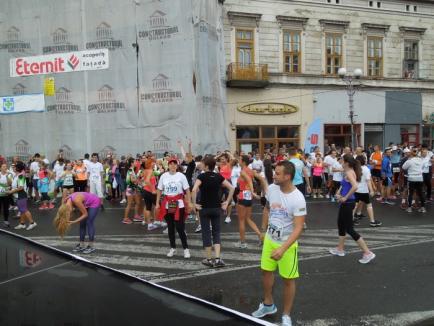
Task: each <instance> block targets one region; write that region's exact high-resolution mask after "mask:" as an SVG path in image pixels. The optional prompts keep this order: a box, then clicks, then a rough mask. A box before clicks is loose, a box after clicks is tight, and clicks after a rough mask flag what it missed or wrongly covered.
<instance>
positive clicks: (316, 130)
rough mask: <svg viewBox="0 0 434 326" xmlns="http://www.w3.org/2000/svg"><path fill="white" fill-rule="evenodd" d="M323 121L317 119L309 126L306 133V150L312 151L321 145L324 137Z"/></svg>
mask: <svg viewBox="0 0 434 326" xmlns="http://www.w3.org/2000/svg"><path fill="white" fill-rule="evenodd" d="M321 134H322V123H321V119H315V120H314V121H313V122H312V123H311V124H310V126H309V129H308V130H307V134H306V141H305V143H304V152H305V153H307V154H309V153H312V152H313V151H314V149H315V147H317V146H320V140H321V139H322V135H321ZM320 148H321V147H320Z"/></svg>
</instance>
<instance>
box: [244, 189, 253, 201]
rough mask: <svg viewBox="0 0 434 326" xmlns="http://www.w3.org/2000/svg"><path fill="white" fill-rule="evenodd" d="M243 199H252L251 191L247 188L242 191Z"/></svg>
mask: <svg viewBox="0 0 434 326" xmlns="http://www.w3.org/2000/svg"><path fill="white" fill-rule="evenodd" d="M243 199H245V200H252V192H251V191H249V190H244V191H243Z"/></svg>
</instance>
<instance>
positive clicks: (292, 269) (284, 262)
mask: <svg viewBox="0 0 434 326" xmlns="http://www.w3.org/2000/svg"><path fill="white" fill-rule="evenodd" d="M280 247H281V244H280V243H277V242H274V241H273V240H271V239H270V238H268V235H266V236H265V239H264V246H263V247H262V256H261V269H262V270H264V271H267V272H274V271H275V270H276V269H277V268H279V275H280V276H282V277H283V278H286V279H294V278H298V277H299V274H298V243H297V241H296V242H294V243H293V244H292V246H291V247H289V248H288V250H287V251H285V253H284V254H283V256H282V258H280V260H274V259H273V258H271V253H272V252H273V250H275V249H277V248H280Z"/></svg>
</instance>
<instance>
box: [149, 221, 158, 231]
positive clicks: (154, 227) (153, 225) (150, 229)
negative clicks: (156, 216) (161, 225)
mask: <svg viewBox="0 0 434 326" xmlns="http://www.w3.org/2000/svg"><path fill="white" fill-rule="evenodd" d="M155 229H158V225H155V224H154V223H149V224H148V231H153V230H155Z"/></svg>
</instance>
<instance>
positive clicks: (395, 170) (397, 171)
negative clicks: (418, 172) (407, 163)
mask: <svg viewBox="0 0 434 326" xmlns="http://www.w3.org/2000/svg"><path fill="white" fill-rule="evenodd" d="M392 171H393V173H399V172H400V171H401V169H400V168H393V169H392Z"/></svg>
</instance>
